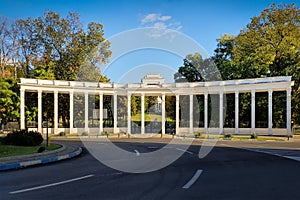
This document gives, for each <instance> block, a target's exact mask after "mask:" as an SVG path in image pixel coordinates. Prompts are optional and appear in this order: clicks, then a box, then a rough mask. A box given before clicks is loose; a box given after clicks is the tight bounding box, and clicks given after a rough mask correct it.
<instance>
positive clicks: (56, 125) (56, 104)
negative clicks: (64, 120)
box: [54, 90, 58, 133]
mask: <svg viewBox="0 0 300 200" xmlns="http://www.w3.org/2000/svg"><path fill="white" fill-rule="evenodd" d="M57 129H58V91H57V90H55V91H54V133H57Z"/></svg>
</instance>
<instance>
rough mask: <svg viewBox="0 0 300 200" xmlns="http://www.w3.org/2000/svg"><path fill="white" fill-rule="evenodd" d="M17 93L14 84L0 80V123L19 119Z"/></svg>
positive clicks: (8, 80)
mask: <svg viewBox="0 0 300 200" xmlns="http://www.w3.org/2000/svg"><path fill="white" fill-rule="evenodd" d="M18 94H19V92H18V88H17V86H16V82H15V81H14V80H13V79H11V78H9V79H4V78H0V118H1V119H2V120H1V123H6V122H8V121H17V120H18V119H19V106H20V104H19V100H20V98H19V95H18Z"/></svg>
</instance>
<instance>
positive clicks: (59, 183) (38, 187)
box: [10, 174, 94, 194]
mask: <svg viewBox="0 0 300 200" xmlns="http://www.w3.org/2000/svg"><path fill="white" fill-rule="evenodd" d="M93 176H94V175H93V174H90V175H87V176H82V177H78V178H73V179H69V180H66V181H61V182H57V183H51V184H47V185H41V186H37V187H33V188H27V189H23V190H17V191H13V192H10V194H18V193H23V192H29V191H33V190H39V189H43V188H47V187H53V186H57V185H62V184H66V183H70V182H74V181H79V180H82V179H86V178H90V177H93Z"/></svg>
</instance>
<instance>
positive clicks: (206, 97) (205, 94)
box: [204, 92, 208, 134]
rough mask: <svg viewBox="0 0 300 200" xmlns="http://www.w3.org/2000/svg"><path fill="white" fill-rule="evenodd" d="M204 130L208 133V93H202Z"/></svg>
mask: <svg viewBox="0 0 300 200" xmlns="http://www.w3.org/2000/svg"><path fill="white" fill-rule="evenodd" d="M204 132H205V133H206V134H207V133H208V93H207V92H205V93H204Z"/></svg>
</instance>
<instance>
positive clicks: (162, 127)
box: [161, 94, 166, 134]
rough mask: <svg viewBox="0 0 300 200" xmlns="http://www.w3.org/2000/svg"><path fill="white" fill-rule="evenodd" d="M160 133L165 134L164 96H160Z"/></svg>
mask: <svg viewBox="0 0 300 200" xmlns="http://www.w3.org/2000/svg"><path fill="white" fill-rule="evenodd" d="M161 133H162V134H165V133H166V95H165V94H162V96H161Z"/></svg>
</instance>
